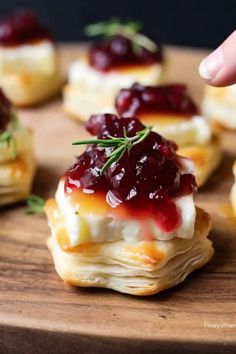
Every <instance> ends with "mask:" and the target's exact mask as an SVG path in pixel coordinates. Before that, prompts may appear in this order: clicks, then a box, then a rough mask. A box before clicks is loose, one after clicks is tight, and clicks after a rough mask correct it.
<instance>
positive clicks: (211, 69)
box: [199, 46, 224, 80]
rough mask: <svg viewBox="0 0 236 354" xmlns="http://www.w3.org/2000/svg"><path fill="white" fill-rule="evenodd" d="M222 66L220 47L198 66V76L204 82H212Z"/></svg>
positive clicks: (222, 59) (222, 56) (222, 58)
mask: <svg viewBox="0 0 236 354" xmlns="http://www.w3.org/2000/svg"><path fill="white" fill-rule="evenodd" d="M223 66H224V55H223V51H222V47H221V46H220V47H218V48H217V49H216V50H215V51H214V52H212V53H211V54H210V55H208V57H206V58H205V59H203V61H202V62H201V64H200V65H199V74H200V75H201V77H202V78H203V79H205V80H212V79H213V78H214V77H215V76H216V74H217V73H218V72H219V71H220V70H221V69H222V68H223Z"/></svg>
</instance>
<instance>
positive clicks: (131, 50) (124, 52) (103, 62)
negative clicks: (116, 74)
mask: <svg viewBox="0 0 236 354" xmlns="http://www.w3.org/2000/svg"><path fill="white" fill-rule="evenodd" d="M161 61H162V51H161V48H160V46H158V47H157V50H156V51H155V52H150V51H148V50H147V49H145V48H143V47H139V48H137V49H135V45H134V43H133V42H132V41H131V40H130V39H128V38H126V37H124V36H122V35H115V36H113V37H111V39H109V40H106V41H102V42H99V43H95V44H94V45H92V46H91V48H90V50H89V63H90V65H91V66H92V67H93V68H94V69H96V70H99V71H107V70H110V69H113V68H117V67H122V66H129V65H135V64H139V65H140V64H146V65H148V64H154V63H159V62H161Z"/></svg>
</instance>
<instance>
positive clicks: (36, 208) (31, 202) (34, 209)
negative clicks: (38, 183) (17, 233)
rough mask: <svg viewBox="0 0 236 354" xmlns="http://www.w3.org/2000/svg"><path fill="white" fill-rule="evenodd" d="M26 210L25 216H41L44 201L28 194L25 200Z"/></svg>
mask: <svg viewBox="0 0 236 354" xmlns="http://www.w3.org/2000/svg"><path fill="white" fill-rule="evenodd" d="M26 203H27V205H28V208H27V209H26V214H31V215H32V214H41V213H43V212H44V206H45V200H44V199H43V198H42V197H40V196H38V195H36V194H30V195H29V196H28V198H27V199H26Z"/></svg>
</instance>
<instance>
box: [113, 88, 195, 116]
mask: <svg viewBox="0 0 236 354" xmlns="http://www.w3.org/2000/svg"><path fill="white" fill-rule="evenodd" d="M115 105H116V110H117V112H118V114H119V115H120V116H122V117H134V116H135V115H136V114H137V115H138V114H142V113H157V112H158V113H164V114H168V113H169V114H170V113H172V114H175V115H178V114H181V115H186V117H187V116H189V117H191V116H193V115H195V114H198V108H197V106H196V105H195V103H194V102H193V101H192V99H191V97H190V96H189V95H188V93H187V88H186V86H185V85H177V84H175V85H174V84H172V85H161V86H156V87H155V86H142V85H140V84H137V83H136V84H133V85H132V86H131V88H129V89H122V90H120V92H119V94H118V96H117V98H116V103H115Z"/></svg>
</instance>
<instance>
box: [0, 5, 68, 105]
mask: <svg viewBox="0 0 236 354" xmlns="http://www.w3.org/2000/svg"><path fill="white" fill-rule="evenodd" d="M61 83H62V81H61V76H60V73H59V66H58V53H57V51H56V49H55V46H54V44H53V42H52V36H51V33H50V32H49V31H47V30H46V29H45V28H43V27H42V26H41V24H40V23H39V21H38V19H37V18H36V16H35V15H34V13H33V12H32V11H29V10H27V11H26V10H25V11H17V12H15V13H14V14H13V15H12V16H9V17H8V18H6V19H3V20H1V21H0V86H1V87H2V89H3V90H4V92H5V94H6V95H7V97H8V98H9V99H10V100H11V101H12V102H13V104H15V105H16V106H31V105H33V104H36V103H39V102H41V101H44V100H45V99H47V98H49V97H50V96H52V95H53V94H55V93H56V92H58V91H59V88H60V86H61Z"/></svg>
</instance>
